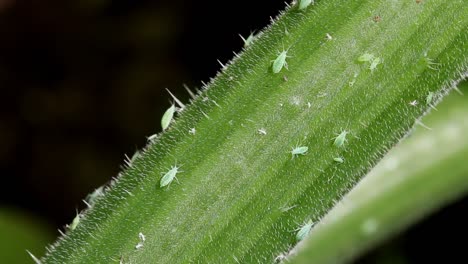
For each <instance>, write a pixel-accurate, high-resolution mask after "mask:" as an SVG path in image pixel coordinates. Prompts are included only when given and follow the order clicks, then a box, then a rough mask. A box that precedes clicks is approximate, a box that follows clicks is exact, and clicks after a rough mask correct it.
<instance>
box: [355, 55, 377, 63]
mask: <svg viewBox="0 0 468 264" xmlns="http://www.w3.org/2000/svg"><path fill="white" fill-rule="evenodd" d="M373 59H374V54H370V53H365V54H363V55H361V56H359V58H358V61H359V62H369V61H371V60H373Z"/></svg>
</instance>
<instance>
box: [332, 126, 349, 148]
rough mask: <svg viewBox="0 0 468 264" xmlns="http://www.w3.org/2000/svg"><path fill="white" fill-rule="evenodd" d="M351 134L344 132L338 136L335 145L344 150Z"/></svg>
mask: <svg viewBox="0 0 468 264" xmlns="http://www.w3.org/2000/svg"><path fill="white" fill-rule="evenodd" d="M348 134H349V131H346V130H343V131H342V132H341V133H340V134H339V135H338V136H336V137H335V138H334V141H333V145H335V146H336V147H338V148H342V147H343V146H344V144H345V143H346V141H348V140H347V139H346V135H348Z"/></svg>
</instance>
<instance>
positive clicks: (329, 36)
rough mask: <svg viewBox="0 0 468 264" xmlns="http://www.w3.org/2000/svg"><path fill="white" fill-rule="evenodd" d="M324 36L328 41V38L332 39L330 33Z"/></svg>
mask: <svg viewBox="0 0 468 264" xmlns="http://www.w3.org/2000/svg"><path fill="white" fill-rule="evenodd" d="M325 38H326V39H327V40H328V41H330V40H333V37H332V36H331V35H330V34H328V33H327V34H325Z"/></svg>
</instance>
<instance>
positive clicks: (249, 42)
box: [239, 32, 256, 48]
mask: <svg viewBox="0 0 468 264" xmlns="http://www.w3.org/2000/svg"><path fill="white" fill-rule="evenodd" d="M239 37H240V38H241V39H242V40H243V41H244V48H246V47H248V46H250V45H252V43H253V42H254V40H255V37H256V36H255V33H254V32H251V33H250V35H249V36H248V37H247V38H246V39H245V38H244V37H243V36H242V35H240V34H239Z"/></svg>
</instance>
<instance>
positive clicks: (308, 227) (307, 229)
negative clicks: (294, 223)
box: [296, 220, 314, 242]
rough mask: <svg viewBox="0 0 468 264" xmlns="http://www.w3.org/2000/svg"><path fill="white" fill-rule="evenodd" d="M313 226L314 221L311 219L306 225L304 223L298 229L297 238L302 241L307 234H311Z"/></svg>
mask: <svg viewBox="0 0 468 264" xmlns="http://www.w3.org/2000/svg"><path fill="white" fill-rule="evenodd" d="M312 226H314V222H312V220H309V221H308V222H307V223H306V224H305V225H303V226H302V227H301V228H299V231H297V234H296V240H297V241H298V242H299V241H302V240H303V239H304V238H306V236H307V235H308V234H309V232H310V230H311V229H312Z"/></svg>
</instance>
